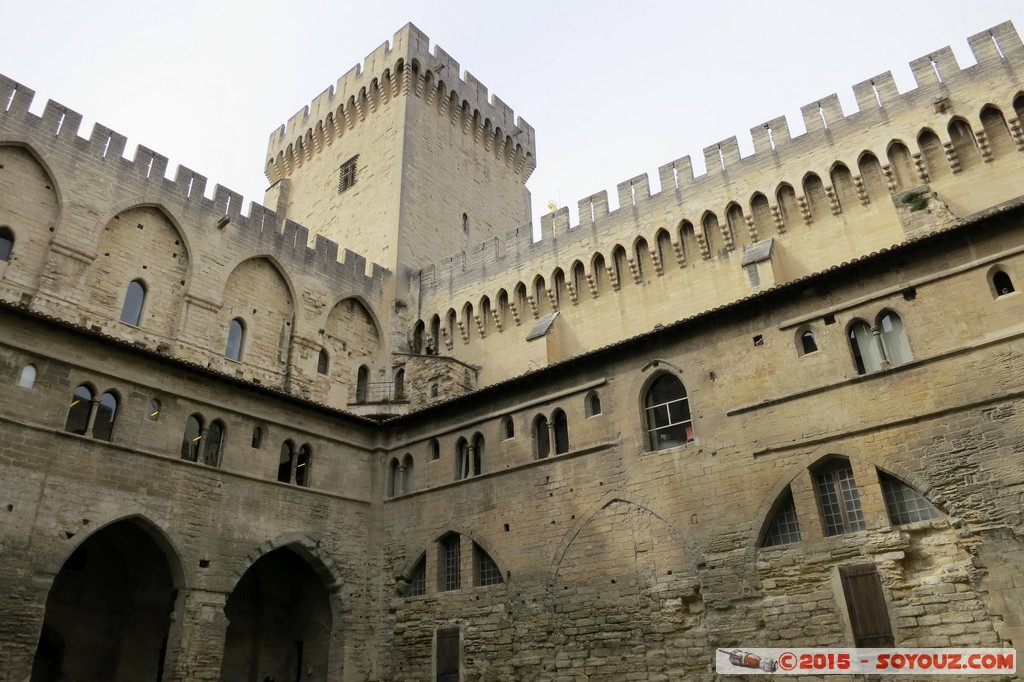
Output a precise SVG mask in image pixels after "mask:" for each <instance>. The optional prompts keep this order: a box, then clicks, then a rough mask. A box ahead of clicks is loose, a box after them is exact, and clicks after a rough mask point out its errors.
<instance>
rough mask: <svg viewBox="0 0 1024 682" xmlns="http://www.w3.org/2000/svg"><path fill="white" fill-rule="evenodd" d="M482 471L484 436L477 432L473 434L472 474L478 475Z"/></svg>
mask: <svg viewBox="0 0 1024 682" xmlns="http://www.w3.org/2000/svg"><path fill="white" fill-rule="evenodd" d="M483 472H484V436H483V434H482V433H478V434H476V435H475V436H473V475H474V476H479V475H480V474H482V473H483Z"/></svg>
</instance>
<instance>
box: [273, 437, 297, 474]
mask: <svg viewBox="0 0 1024 682" xmlns="http://www.w3.org/2000/svg"><path fill="white" fill-rule="evenodd" d="M294 463H295V444H294V443H292V442H291V441H290V440H286V441H285V442H284V443H282V444H281V457H280V459H279V460H278V462H277V480H278V482H279V483H291V482H292V466H293V465H294Z"/></svg>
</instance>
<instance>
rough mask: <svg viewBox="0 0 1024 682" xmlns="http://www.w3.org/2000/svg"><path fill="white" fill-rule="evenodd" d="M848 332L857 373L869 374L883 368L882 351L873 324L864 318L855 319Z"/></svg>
mask: <svg viewBox="0 0 1024 682" xmlns="http://www.w3.org/2000/svg"><path fill="white" fill-rule="evenodd" d="M848 334H849V337H850V352H851V353H853V363H854V365H855V366H856V367H857V374H867V373H868V372H877V371H878V370H880V369H882V353H881V352H880V351H879V348H878V344H877V343H876V342H875V338H874V334H872V332H871V326H870V325H869V324H868V323H867V322H865V321H864V320H854V321H853V323H852V324H851V325H850V330H849V332H848Z"/></svg>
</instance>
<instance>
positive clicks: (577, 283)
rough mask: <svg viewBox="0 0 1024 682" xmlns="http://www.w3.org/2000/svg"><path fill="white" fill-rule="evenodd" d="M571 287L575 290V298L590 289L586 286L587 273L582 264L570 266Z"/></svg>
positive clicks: (577, 262)
mask: <svg viewBox="0 0 1024 682" xmlns="http://www.w3.org/2000/svg"><path fill="white" fill-rule="evenodd" d="M572 286H573V289H575V290H576V296H577V298H578V297H580V296H582V295H583V292H585V291H587V290H588V289H589V288H590V285H589V284H587V273H586V269H585V268H584V267H583V263H581V262H579V261H576V262H575V263H573V264H572Z"/></svg>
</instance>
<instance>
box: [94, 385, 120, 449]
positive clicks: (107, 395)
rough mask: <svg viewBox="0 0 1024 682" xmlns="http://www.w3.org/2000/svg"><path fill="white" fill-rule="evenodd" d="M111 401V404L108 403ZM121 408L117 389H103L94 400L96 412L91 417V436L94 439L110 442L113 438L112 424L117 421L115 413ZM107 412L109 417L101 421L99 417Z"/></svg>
mask: <svg viewBox="0 0 1024 682" xmlns="http://www.w3.org/2000/svg"><path fill="white" fill-rule="evenodd" d="M111 402H113V406H111V405H110V403H111ZM120 409H121V397H120V396H119V395H118V394H117V391H114V390H112V389H111V390H107V391H104V392H103V393H102V394H101V395H100V397H99V398H97V400H96V413H95V414H94V415H93V417H92V422H93V424H92V437H93V438H95V439H96V440H102V441H106V442H108V443H109V442H111V441H112V440H113V439H114V426H115V424H116V423H117V413H118V411H119V410H120ZM104 411H106V412H109V414H110V417H109V419H106V421H101V420H100V418H101V416H103V417H104V418H105V414H106V413H105V412H104Z"/></svg>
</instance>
